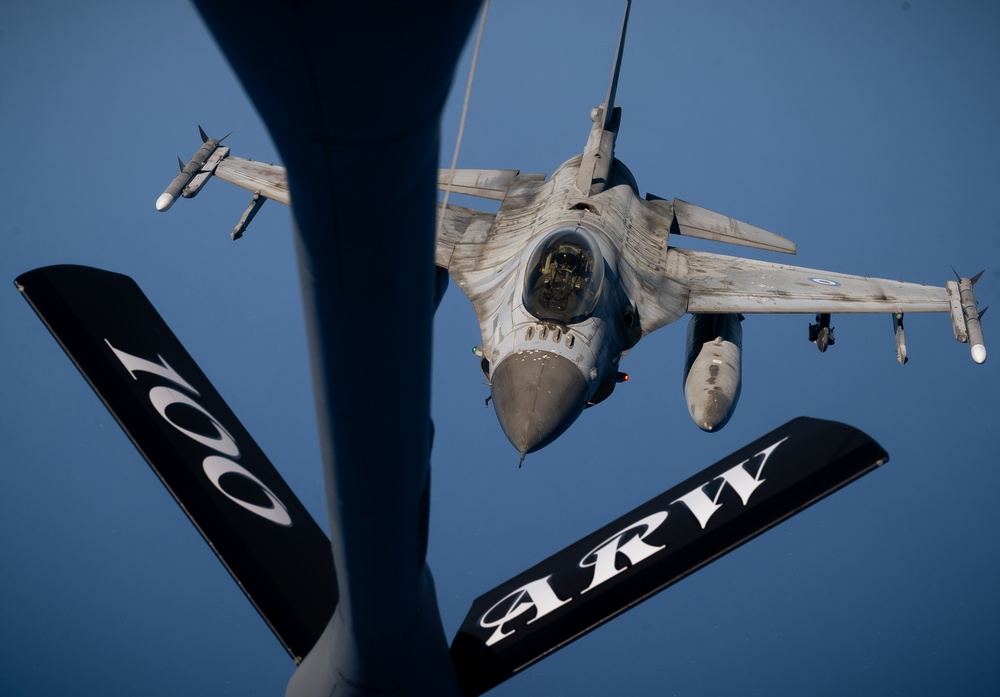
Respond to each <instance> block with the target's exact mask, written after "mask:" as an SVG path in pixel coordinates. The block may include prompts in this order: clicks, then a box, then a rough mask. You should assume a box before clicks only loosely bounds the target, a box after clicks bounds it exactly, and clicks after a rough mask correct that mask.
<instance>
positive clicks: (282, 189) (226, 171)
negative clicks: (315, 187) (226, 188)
mask: <svg viewBox="0 0 1000 697" xmlns="http://www.w3.org/2000/svg"><path fill="white" fill-rule="evenodd" d="M215 176H217V177H218V178H219V179H222V180H224V181H227V182H229V183H231V184H235V185H236V186H241V187H243V188H244V189H247V190H248V191H252V192H254V193H255V194H260V195H261V196H264V197H266V198H269V199H272V200H274V201H277V202H278V203H284V204H285V205H288V204H289V203H291V196H289V194H288V175H287V174H286V173H285V168H284V167H279V166H278V165H268V164H265V163H263V162H254V161H253V160H246V159H244V158H242V157H233V156H232V155H229V156H228V157H225V158H224V159H223V160H222V161H221V162H219V164H218V166H217V167H216V168H215Z"/></svg>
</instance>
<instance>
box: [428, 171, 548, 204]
mask: <svg viewBox="0 0 1000 697" xmlns="http://www.w3.org/2000/svg"><path fill="white" fill-rule="evenodd" d="M518 174H519V173H518V171H517V170H516V169H456V170H455V172H454V176H452V171H451V170H450V169H441V170H438V189H439V190H441V191H444V190H445V189H448V190H450V191H451V192H453V193H456V194H465V195H466V196H478V197H479V198H490V199H494V200H496V201H502V200H503V198H504V196H505V195H506V194H507V189H509V188H510V185H511V184H512V183H513V182H514V178H515V177H518ZM520 178H521V179H530V180H535V181H542V180H544V179H545V175H544V174H521V175H520Z"/></svg>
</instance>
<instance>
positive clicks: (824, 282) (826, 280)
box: [809, 278, 840, 286]
mask: <svg viewBox="0 0 1000 697" xmlns="http://www.w3.org/2000/svg"><path fill="white" fill-rule="evenodd" d="M809 280H810V281H812V282H813V283H818V284H819V285H821V286H839V285H840V283H838V282H837V281H831V280H830V279H829V278H810V279H809Z"/></svg>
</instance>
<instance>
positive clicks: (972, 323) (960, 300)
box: [946, 271, 986, 363]
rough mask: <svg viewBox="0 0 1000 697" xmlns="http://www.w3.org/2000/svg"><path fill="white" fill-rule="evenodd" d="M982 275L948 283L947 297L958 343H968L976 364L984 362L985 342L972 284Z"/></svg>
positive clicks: (981, 273)
mask: <svg viewBox="0 0 1000 697" xmlns="http://www.w3.org/2000/svg"><path fill="white" fill-rule="evenodd" d="M982 275H983V272H982V271H980V272H979V273H977V274H976V275H975V276H974V277H973V278H959V280H958V283H956V282H955V281H948V283H947V284H946V287H947V289H948V297H949V300H950V301H951V322H952V328H953V329H954V330H955V338H956V339H958V341H960V342H962V343H965V342H968V343H969V351H970V353H971V354H972V360H974V361H975V362H976V363H985V362H986V342H985V341H984V339H983V324H982V321H981V320H982V317H983V314H984V313H985V309H984V310H983V312H980V311H979V305H978V303H977V302H976V294H975V292H974V291H973V290H972V286H973V284H974V283H975V282H976V281H978V280H979V278H980V277H981V276H982Z"/></svg>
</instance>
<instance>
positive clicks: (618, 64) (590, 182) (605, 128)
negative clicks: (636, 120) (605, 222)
mask: <svg viewBox="0 0 1000 697" xmlns="http://www.w3.org/2000/svg"><path fill="white" fill-rule="evenodd" d="M631 9H632V0H627V2H626V3H625V17H624V18H623V19H622V30H621V34H619V36H618V51H617V52H616V53H615V67H614V70H612V71H611V84H609V85H608V96H607V97H606V98H605V100H604V104H602V105H601V106H599V107H597V108H596V109H593V110H592V111H591V112H590V117H591V119H593V121H594V123H593V125H592V126H591V128H590V135H589V136H588V137H587V145H586V147H584V150H583V157H582V159H581V160H580V170H579V171H578V172H577V175H576V188H577V189H578V190H579V191H580V193H581V194H583V195H584V196H593V195H594V194H599V193H600V192H602V191H604V189H605V187H607V185H608V177H609V176H610V174H611V165H612V163H613V162H614V159H615V137H616V136H617V134H618V121H619V119H618V118H616V117H615V93H616V92H617V91H618V75H619V73H620V72H621V68H622V54H624V52H625V30H626V29H627V28H628V16H629V12H630V11H631Z"/></svg>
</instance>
